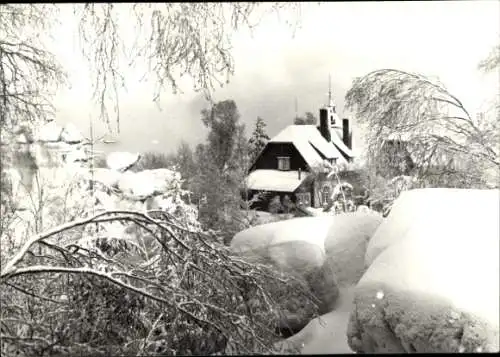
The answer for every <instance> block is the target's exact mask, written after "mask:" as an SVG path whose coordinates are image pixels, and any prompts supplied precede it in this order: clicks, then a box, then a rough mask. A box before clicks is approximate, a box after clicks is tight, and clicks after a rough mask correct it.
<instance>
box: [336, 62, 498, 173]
mask: <svg viewBox="0 0 500 357" xmlns="http://www.w3.org/2000/svg"><path fill="white" fill-rule="evenodd" d="M346 106H347V108H348V109H351V110H353V111H354V113H355V115H356V117H357V120H358V122H359V123H361V124H363V125H364V126H365V128H366V142H367V153H368V161H369V162H371V163H374V164H375V165H379V167H382V166H385V165H387V164H391V163H392V164H394V163H395V162H396V161H397V160H393V159H391V158H387V159H388V161H387V162H385V163H383V162H382V159H383V158H384V157H385V156H384V155H386V154H388V152H387V151H386V154H383V152H384V150H387V145H388V143H389V144H391V143H392V144H397V145H399V146H398V147H399V148H400V149H401V150H403V151H405V152H406V154H404V153H403V152H402V151H401V150H400V149H397V150H396V149H394V150H393V151H392V152H393V154H396V153H399V154H401V153H403V154H404V155H407V156H408V157H409V158H411V161H412V162H413V165H414V167H415V169H416V170H417V171H418V173H419V175H420V176H425V175H426V174H427V173H429V172H428V169H433V170H434V169H436V167H441V168H444V167H447V166H449V165H450V164H453V165H455V164H457V163H465V162H468V161H471V160H472V161H474V162H476V163H484V165H496V166H498V165H499V164H500V160H499V152H498V147H497V145H496V143H497V141H498V123H496V124H495V123H493V124H494V125H489V123H488V122H481V121H478V120H476V119H475V118H472V117H471V115H470V113H469V112H468V111H467V109H466V108H465V106H464V105H463V103H462V102H461V101H460V100H459V99H458V98H457V97H456V96H454V95H453V94H451V93H450V92H449V91H448V90H447V89H446V87H445V86H444V85H443V84H442V83H439V82H438V81H435V80H431V79H429V78H427V77H425V76H423V75H420V74H414V73H408V72H405V71H401V70H395V69H382V70H377V71H373V72H371V73H369V74H367V75H366V76H364V77H362V78H359V79H356V80H355V81H354V83H353V86H352V88H351V89H350V90H349V91H348V92H347V94H346ZM429 153H432V155H428V154H429ZM393 154H389V155H393ZM404 155H403V156H404ZM384 160H385V159H384ZM397 162H399V161H397ZM448 168H449V167H448ZM479 171H481V169H479Z"/></svg>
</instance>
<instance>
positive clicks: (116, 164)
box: [106, 151, 140, 171]
mask: <svg viewBox="0 0 500 357" xmlns="http://www.w3.org/2000/svg"><path fill="white" fill-rule="evenodd" d="M139 159H140V155H139V154H138V153H130V152H125V151H114V152H112V153H110V154H109V155H108V156H107V157H106V165H108V168H110V169H112V170H116V171H125V170H127V169H128V168H129V167H130V166H132V165H133V164H135V163H136V162H137V161H139Z"/></svg>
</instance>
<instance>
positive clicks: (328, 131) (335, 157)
mask: <svg viewBox="0 0 500 357" xmlns="http://www.w3.org/2000/svg"><path fill="white" fill-rule="evenodd" d="M319 120H320V125H319V126H318V127H316V126H315V125H289V126H287V127H286V128H284V129H283V130H282V131H281V132H279V133H278V135H276V136H275V137H273V138H272V139H271V140H270V141H269V142H268V143H267V145H266V147H265V148H264V149H263V150H262V152H261V153H260V155H259V156H258V157H257V158H256V160H255V161H254V163H253V165H252V166H251V168H250V170H249V173H248V176H247V177H246V180H245V190H246V192H247V193H248V194H249V196H250V197H252V196H253V195H254V194H255V193H257V192H266V193H268V195H266V197H270V198H272V197H275V196H279V197H280V199H281V200H282V201H283V199H284V197H285V196H288V197H289V198H290V199H291V201H292V202H295V203H297V202H300V203H302V204H303V205H305V206H312V207H320V206H322V205H323V204H325V202H326V200H327V199H328V198H329V197H330V196H331V192H332V189H333V187H332V184H331V182H329V181H327V180H323V179H324V178H325V177H324V176H325V175H324V173H323V170H322V167H323V164H324V161H325V160H326V161H328V162H330V163H332V164H341V163H348V162H351V161H352V160H353V159H354V154H353V151H352V128H351V127H350V125H349V124H350V123H349V119H347V118H345V119H342V120H340V118H339V116H338V114H337V112H336V109H335V105H334V104H333V101H332V100H331V97H330V102H329V104H328V105H327V106H324V107H323V108H321V109H320V110H319ZM254 207H256V208H260V209H264V210H266V209H267V202H265V201H261V202H258V203H256V204H255V206H254Z"/></svg>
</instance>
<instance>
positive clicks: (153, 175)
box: [118, 169, 180, 200]
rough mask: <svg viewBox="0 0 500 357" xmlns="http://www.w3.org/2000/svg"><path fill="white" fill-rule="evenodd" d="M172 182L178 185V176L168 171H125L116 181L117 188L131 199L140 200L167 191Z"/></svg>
mask: <svg viewBox="0 0 500 357" xmlns="http://www.w3.org/2000/svg"><path fill="white" fill-rule="evenodd" d="M174 182H179V185H180V175H179V174H178V173H176V172H175V171H172V170H168V169H155V170H144V171H140V172H129V171H126V172H124V173H123V174H122V175H121V177H120V179H119V180H118V188H119V189H120V190H121V191H122V192H123V193H124V194H126V195H128V196H130V197H131V198H133V199H137V200H142V199H145V198H146V197H149V196H153V195H155V194H159V193H162V192H165V191H167V190H169V189H170V188H171V186H172V184H173V183H174ZM177 188H179V189H180V186H179V187H177Z"/></svg>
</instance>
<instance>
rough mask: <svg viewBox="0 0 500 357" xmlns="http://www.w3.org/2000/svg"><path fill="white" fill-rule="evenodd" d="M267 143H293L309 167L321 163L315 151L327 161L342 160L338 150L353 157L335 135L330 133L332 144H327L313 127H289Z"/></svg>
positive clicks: (321, 159) (350, 151)
mask: <svg viewBox="0 0 500 357" xmlns="http://www.w3.org/2000/svg"><path fill="white" fill-rule="evenodd" d="M269 142H271V143H293V144H294V146H295V147H296V148H297V150H298V151H299V152H300V154H301V155H302V156H303V158H304V160H306V162H307V164H308V165H309V167H315V166H318V165H321V164H322V162H323V158H322V157H321V156H320V155H319V154H318V152H317V151H316V150H318V151H319V152H321V154H323V155H324V156H325V157H326V158H327V159H339V158H342V154H341V153H340V152H339V150H342V151H343V152H344V153H345V154H347V155H348V156H351V157H352V156H353V154H352V150H350V149H349V148H347V146H345V144H344V143H343V142H342V140H341V139H340V138H339V137H338V136H337V135H336V133H334V132H333V131H332V142H328V141H326V139H325V138H324V137H323V135H321V133H320V132H319V130H318V128H317V127H316V126H315V125H289V126H287V127H286V128H285V129H283V130H282V131H280V132H279V133H278V135H276V136H275V137H273V138H272V139H271V140H270V141H269ZM315 149H316V150H315Z"/></svg>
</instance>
